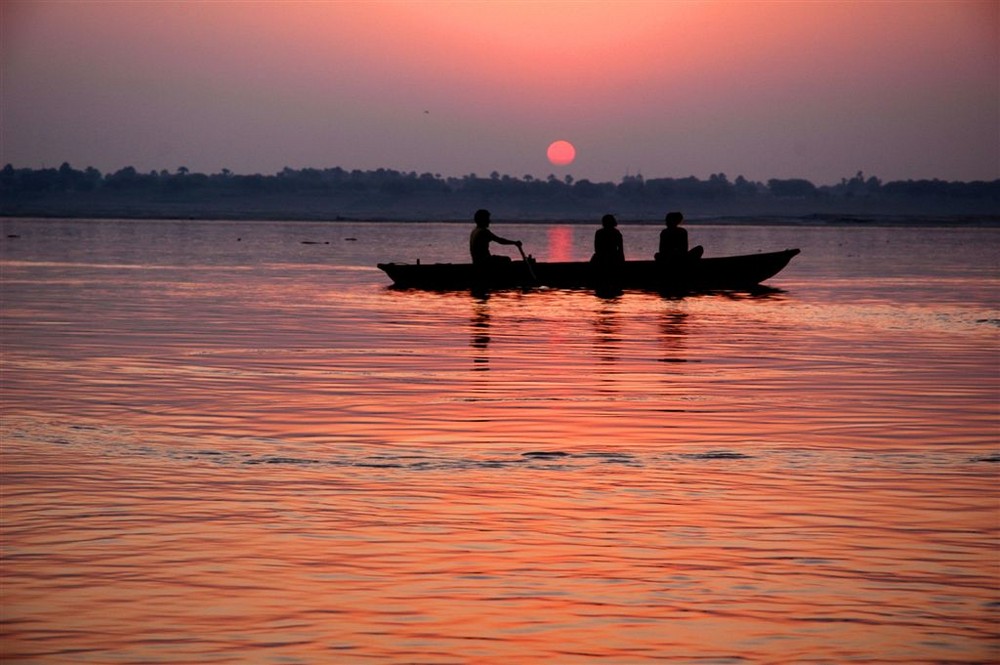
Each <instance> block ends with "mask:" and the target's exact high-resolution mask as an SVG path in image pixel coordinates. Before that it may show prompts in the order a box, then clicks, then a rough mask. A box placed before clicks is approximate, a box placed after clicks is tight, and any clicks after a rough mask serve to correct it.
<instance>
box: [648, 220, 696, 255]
mask: <svg viewBox="0 0 1000 665" xmlns="http://www.w3.org/2000/svg"><path fill="white" fill-rule="evenodd" d="M664 221H665V222H666V225H667V228H665V229H663V230H662V231H660V251H659V252H657V253H656V254H655V255H654V257H653V258H655V259H656V260H657V261H664V262H676V261H683V260H688V259H692V260H693V259H700V258H701V255H702V254H704V253H705V248H704V247H702V246H701V245H698V246H697V247H694V248H692V249H691V250H688V234H687V229H682V228H681V222H683V221H684V215H682V214H681V213H679V212H669V213H667V216H666V218H665V219H664Z"/></svg>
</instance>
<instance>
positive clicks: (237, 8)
mask: <svg viewBox="0 0 1000 665" xmlns="http://www.w3.org/2000/svg"><path fill="white" fill-rule="evenodd" d="M0 23H2V37H3V39H2V40H0V41H2V50H3V58H2V60H3V65H2V67H3V85H4V94H3V96H2V121H0V122H2V137H3V138H2V144H3V145H2V152H3V155H2V160H0V161H2V162H3V163H11V164H13V165H15V166H17V167H24V168H41V167H43V166H47V167H58V166H59V165H60V164H62V163H63V162H68V163H70V164H72V165H73V166H74V167H76V168H84V167H86V166H93V167H95V168H97V169H99V170H100V171H102V172H104V173H108V172H114V171H116V170H118V169H121V168H124V167H126V166H133V167H135V168H136V169H137V170H138V171H140V172H149V171H150V170H160V169H167V170H169V171H171V172H173V171H175V170H176V169H177V168H179V167H182V166H183V167H186V168H189V169H190V170H191V171H194V172H203V173H218V172H221V171H222V170H223V169H229V170H231V171H233V172H234V173H251V174H252V173H262V174H268V173H277V172H279V171H281V170H282V169H283V168H285V167H289V168H292V169H302V168H332V167H336V166H340V167H342V168H345V169H348V170H352V169H359V170H373V169H378V168H385V169H392V170H398V171H402V172H409V171H417V172H421V173H423V172H428V173H434V174H441V175H443V176H445V177H462V176H465V175H468V174H470V173H475V174H477V175H478V176H480V177H488V176H489V174H490V173H492V172H494V171H496V172H498V173H501V174H504V175H510V176H512V177H517V178H522V177H524V176H525V175H531V176H533V177H536V178H544V177H546V176H547V175H549V174H555V175H557V176H558V177H560V178H561V177H564V176H565V175H572V176H573V177H574V178H576V179H577V180H581V179H589V180H592V181H596V182H617V181H619V180H621V178H622V177H623V176H626V175H636V174H642V175H644V176H645V177H653V178H679V177H687V176H692V175H693V176H695V177H698V178H707V177H709V175H711V174H714V173H725V174H726V175H727V176H728V177H729V178H730V179H733V178H736V177H737V176H740V175H742V176H744V177H746V178H747V179H749V180H753V181H761V182H764V181H767V180H769V179H771V178H777V179H781V178H803V179H806V180H809V181H811V182H814V183H816V184H822V185H826V184H833V183H837V182H840V181H841V179H842V178H849V177H851V176H853V175H854V174H855V173H857V172H858V171H864V172H865V173H866V174H870V175H875V176H877V177H878V178H880V179H882V180H885V181H892V180H907V179H914V180H920V179H935V178H936V179H941V180H949V181H975V180H995V179H997V178H1000V129H998V118H1000V36H998V35H1000V4H998V3H995V2H979V1H971V0H969V1H959V2H922V3H838V2H809V3H805V2H787V3H766V2H746V3H731V2H669V3H656V4H651V3H643V2H619V3H609V4H605V3H581V2H540V3H530V4H528V3H514V2H496V3H490V4H480V3H445V2H423V3H406V2H372V3H333V2H330V3H326V2H319V3H300V2H288V3H275V2H258V3H239V2H226V3H183V2H159V3H112V2H92V1H82V2H75V3H56V2H41V3H30V2H21V1H15V2H7V3H4V4H3V6H2V9H0ZM557 139H563V140H568V141H570V142H571V143H572V144H573V145H574V146H575V148H576V159H575V161H573V162H572V163H571V164H569V165H566V166H557V165H554V164H551V163H550V162H549V161H548V160H547V158H546V148H547V146H548V145H549V144H550V143H551V142H552V141H555V140H557Z"/></svg>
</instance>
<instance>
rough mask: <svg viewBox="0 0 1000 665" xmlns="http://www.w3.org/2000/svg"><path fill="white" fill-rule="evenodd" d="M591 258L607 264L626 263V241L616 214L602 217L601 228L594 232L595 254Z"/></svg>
mask: <svg viewBox="0 0 1000 665" xmlns="http://www.w3.org/2000/svg"><path fill="white" fill-rule="evenodd" d="M590 260H591V262H592V263H598V264H601V265H605V266H611V265H616V264H619V263H625V241H624V240H623V239H622V232H621V231H619V230H618V220H617V219H615V216H614V215H605V216H604V217H602V218H601V228H599V229H597V231H596V232H595V233H594V255H593V256H592V257H590Z"/></svg>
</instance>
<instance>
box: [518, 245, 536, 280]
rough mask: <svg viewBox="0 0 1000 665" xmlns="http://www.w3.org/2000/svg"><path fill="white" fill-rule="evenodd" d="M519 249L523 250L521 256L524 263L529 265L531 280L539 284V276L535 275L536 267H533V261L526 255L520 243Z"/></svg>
mask: <svg viewBox="0 0 1000 665" xmlns="http://www.w3.org/2000/svg"><path fill="white" fill-rule="evenodd" d="M517 251H519V252H521V258H522V259H524V265H526V266H528V274H529V275H531V281H533V282H534V283H535V284H537V283H538V277H536V276H535V269H534V268H532V267H531V261H529V260H528V257H527V256H525V255H524V249H523V248H522V247H521V245H520V244H518V245H517Z"/></svg>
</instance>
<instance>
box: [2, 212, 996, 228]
mask: <svg viewBox="0 0 1000 665" xmlns="http://www.w3.org/2000/svg"><path fill="white" fill-rule="evenodd" d="M14 219H19V220H39V221H43V220H60V219H67V220H79V221H136V222H142V221H147V222H155V221H165V222H170V221H190V222H259V223H280V222H318V223H330V224H351V223H393V224H428V223H432V224H470V223H471V221H470V220H469V219H465V218H460V217H434V216H426V217H420V218H417V217H411V218H405V217H395V216H386V215H369V216H340V215H337V216H334V217H332V218H329V217H323V216H318V215H296V214H294V213H290V214H287V215H253V214H247V215H233V214H224V215H212V214H201V215H185V216H181V215H170V214H154V213H152V212H118V213H108V214H88V213H78V214H72V213H66V212H58V213H57V212H53V213H51V214H11V213H0V223H2V221H3V220H14ZM497 221H499V222H501V223H503V224H572V225H578V224H579V225H595V224H597V221H595V220H594V219H584V218H580V217H572V216H566V217H561V216H559V217H557V216H553V217H549V218H544V217H538V218H518V217H504V218H499V219H497ZM619 222H620V223H622V224H630V225H638V226H659V225H661V224H662V221H660V220H658V219H654V218H642V219H630V218H628V217H625V216H620V217H619ZM685 224H687V225H689V226H701V225H724V226H809V227H815V226H831V227H837V226H866V227H928V228H930V227H946V228H947V227H983V228H1000V214H995V215H990V214H981V215H977V214H959V215H933V214H927V215H912V214H884V215H847V214H835V213H810V214H803V215H766V214H764V215H691V216H688V217H687V218H686V219H685Z"/></svg>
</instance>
